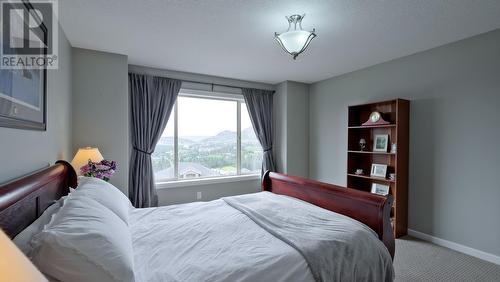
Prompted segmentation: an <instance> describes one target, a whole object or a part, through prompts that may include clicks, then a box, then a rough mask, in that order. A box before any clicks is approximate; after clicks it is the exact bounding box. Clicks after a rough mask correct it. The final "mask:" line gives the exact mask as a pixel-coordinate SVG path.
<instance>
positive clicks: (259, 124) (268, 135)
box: [242, 88, 276, 173]
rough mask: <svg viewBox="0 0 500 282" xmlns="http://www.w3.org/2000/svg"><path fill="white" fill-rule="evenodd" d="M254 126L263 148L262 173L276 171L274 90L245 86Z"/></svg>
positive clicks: (249, 112)
mask: <svg viewBox="0 0 500 282" xmlns="http://www.w3.org/2000/svg"><path fill="white" fill-rule="evenodd" d="M242 91H243V97H244V98H245V103H246V104H247V109H248V114H249V115H250V120H251V121H252V126H253V129H254V131H255V135H257V139H259V142H260V145H262V150H263V151H264V153H263V156H262V173H264V172H265V171H266V170H270V171H276V166H275V164H274V158H273V94H274V91H269V90H261V89H250V88H243V89H242Z"/></svg>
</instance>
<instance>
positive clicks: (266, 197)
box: [0, 161, 394, 281]
mask: <svg viewBox="0 0 500 282" xmlns="http://www.w3.org/2000/svg"><path fill="white" fill-rule="evenodd" d="M80 186H81V184H80ZM80 186H79V188H80ZM69 187H73V188H76V187H77V176H76V173H75V171H74V170H73V169H72V167H71V165H70V164H68V163H67V162H64V161H59V162H57V163H56V164H55V165H53V166H51V167H48V168H46V169H43V170H41V171H38V172H36V173H34V174H31V175H28V176H25V177H22V178H20V179H18V180H15V181H12V182H10V183H7V184H5V185H3V186H0V227H1V228H2V229H3V230H4V232H5V233H6V234H7V235H9V236H10V237H11V238H14V237H15V236H16V235H18V234H19V233H20V232H21V231H23V230H25V229H27V228H29V227H30V225H31V224H32V222H33V221H35V220H37V219H38V218H40V216H41V215H43V213H44V211H45V210H46V209H47V208H48V207H50V206H51V204H53V203H54V201H57V200H59V199H61V197H65V196H66V195H68V193H69ZM78 190H79V189H77V191H78ZM106 191H110V190H106ZM74 193H76V192H72V193H71V194H74ZM75 198H78V197H75ZM98 200H100V201H101V200H102V199H98ZM86 203H87V202H85V201H83V202H81V203H78V204H79V205H81V206H80V213H82V212H81V211H82V210H85V212H86V210H87V209H86V208H85V207H86V206H85V205H86ZM78 204H77V205H78ZM65 205H69V204H65ZM89 205H90V206H92V205H94V204H91V203H90V202H89ZM103 205H106V203H103ZM96 206H97V205H96ZM99 206H100V205H99ZM391 206H392V198H391V197H390V196H389V197H382V196H378V195H374V194H370V193H364V192H360V191H357V190H353V189H346V188H343V187H338V186H335V185H331V184H326V183H321V182H317V181H313V180H309V179H304V178H300V177H293V176H288V175H284V174H279V173H273V172H266V173H265V175H264V176H263V179H262V192H260V193H255V194H249V195H240V196H234V197H227V198H222V199H219V200H215V201H211V202H195V203H190V204H183V205H174V206H166V207H159V208H147V209H135V208H132V207H131V208H130V211H129V212H128V215H126V217H127V219H126V220H125V221H126V222H127V224H126V228H127V230H129V232H130V240H129V241H130V245H131V246H126V247H124V249H127V250H126V251H124V252H129V253H130V255H129V257H130V256H131V257H132V258H130V259H129V263H130V264H131V265H133V266H131V267H130V268H131V270H130V276H129V278H127V279H125V278H124V280H130V281H340V280H342V281H349V280H351V281H353V280H359V281H392V280H393V276H394V273H393V268H392V261H391V259H392V258H393V257H394V237H393V234H392V229H391V225H390V209H391ZM84 208H85V209H84ZM123 209H126V207H125V208H123ZM88 210H89V213H91V212H92V207H90V208H88ZM110 214H111V213H110ZM110 216H111V215H110ZM53 220H54V219H53ZM116 230H119V227H116ZM124 230H125V229H124ZM123 232H128V231H123ZM127 236H128V235H127ZM329 236H330V237H331V236H333V237H334V238H335V240H330V237H329ZM333 237H332V238H333ZM339 238H340V239H339ZM45 257H47V256H45ZM43 263H45V264H46V265H45V266H47V264H50V262H47V261H46V260H45V261H44V262H43ZM43 263H42V265H41V266H39V265H37V266H39V267H42V268H43V267H44V265H43ZM58 263H59V262H58ZM79 267H81V268H82V269H85V267H84V266H80V265H79ZM88 267H91V266H88ZM117 267H118V268H119V267H121V266H117ZM90 272H92V271H88V272H87V273H86V274H84V275H83V276H82V277H80V278H81V279H80V280H79V279H73V280H74V281H85V279H86V278H88V277H91V276H88V277H87V276H86V275H88V273H90ZM125 272H126V271H120V273H125ZM94 278H95V277H94ZM115 278H116V277H115ZM115 280H116V279H115Z"/></svg>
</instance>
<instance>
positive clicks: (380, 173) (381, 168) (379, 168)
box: [370, 164, 387, 178]
mask: <svg viewBox="0 0 500 282" xmlns="http://www.w3.org/2000/svg"><path fill="white" fill-rule="evenodd" d="M386 175H387V165H384V164H372V170H371V173H370V176H374V177H382V178H385V177H386Z"/></svg>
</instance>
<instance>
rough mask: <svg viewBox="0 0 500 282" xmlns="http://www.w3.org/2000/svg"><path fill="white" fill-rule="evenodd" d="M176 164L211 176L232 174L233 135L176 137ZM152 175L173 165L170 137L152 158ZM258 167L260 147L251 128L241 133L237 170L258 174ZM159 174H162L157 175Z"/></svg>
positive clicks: (234, 169) (162, 141)
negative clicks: (197, 167)
mask: <svg viewBox="0 0 500 282" xmlns="http://www.w3.org/2000/svg"><path fill="white" fill-rule="evenodd" d="M178 145H179V147H178V150H179V164H182V165H185V164H187V163H191V164H198V165H201V166H203V167H204V168H207V169H210V170H211V173H212V174H213V175H231V174H235V173H236V169H237V168H236V157H237V148H236V132H234V131H229V130H225V131H221V132H219V133H217V134H215V135H214V136H182V137H179V144H178ZM151 157H152V161H153V169H154V171H155V172H157V173H160V172H161V171H165V170H168V169H169V168H171V167H172V165H173V161H174V137H171V136H163V137H161V138H160V140H159V141H158V144H157V145H156V148H155V152H154V153H153V154H152V156H151ZM261 164H262V147H261V146H260V143H259V141H258V140H257V138H256V137H255V133H254V131H253V128H252V127H248V128H245V129H243V130H242V131H241V170H242V171H244V172H247V173H248V172H258V171H260V168H261ZM160 174H162V173H160Z"/></svg>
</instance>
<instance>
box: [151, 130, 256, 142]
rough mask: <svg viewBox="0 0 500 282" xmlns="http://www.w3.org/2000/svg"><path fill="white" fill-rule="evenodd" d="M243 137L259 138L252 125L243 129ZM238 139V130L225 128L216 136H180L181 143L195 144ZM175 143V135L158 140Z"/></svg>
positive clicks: (245, 138) (248, 138)
mask: <svg viewBox="0 0 500 282" xmlns="http://www.w3.org/2000/svg"><path fill="white" fill-rule="evenodd" d="M241 139H242V140H255V141H256V142H258V140H257V139H256V138H255V133H254V131H253V128H252V127H247V128H245V129H242V130H241ZM235 140H236V132H234V131H230V130H224V131H222V132H219V133H217V134H216V135H214V136H182V137H179V144H185V145H190V144H195V143H205V142H210V143H227V142H235ZM173 143H174V137H173V136H162V137H161V138H160V140H159V141H158V144H164V145H170V144H173Z"/></svg>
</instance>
